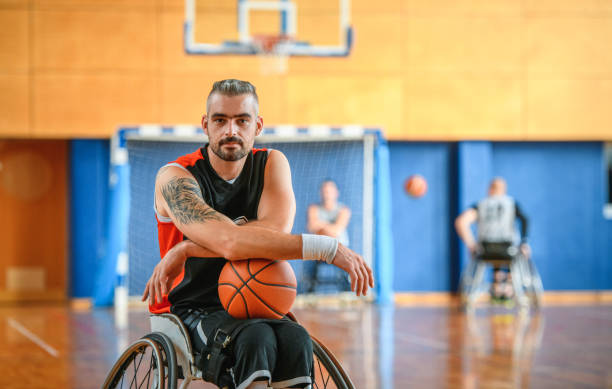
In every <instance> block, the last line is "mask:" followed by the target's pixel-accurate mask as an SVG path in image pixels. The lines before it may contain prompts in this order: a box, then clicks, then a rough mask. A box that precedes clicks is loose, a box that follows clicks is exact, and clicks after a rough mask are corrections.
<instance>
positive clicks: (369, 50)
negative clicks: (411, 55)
mask: <svg viewBox="0 0 612 389" xmlns="http://www.w3.org/2000/svg"><path fill="white" fill-rule="evenodd" d="M323 19H324V20H326V21H327V23H324V26H330V25H331V26H332V27H333V28H332V27H328V28H327V29H326V30H323V29H320V28H319V27H318V25H310V26H305V27H304V30H305V35H306V36H308V37H312V38H313V40H315V41H316V40H317V39H324V38H323V37H325V36H332V37H333V41H332V42H331V43H332V44H334V45H338V42H339V40H338V26H337V20H336V19H335V17H334V18H332V17H327V18H323ZM354 21H355V23H356V25H358V26H359V31H358V32H356V33H355V34H356V38H355V39H356V44H355V47H354V49H353V51H352V52H351V55H350V56H349V57H346V58H345V57H340V58H309V57H305V58H293V59H290V70H291V74H296V73H297V74H306V73H308V74H313V73H327V74H329V75H331V74H338V75H346V74H354V77H355V78H360V77H362V76H364V75H375V74H379V75H380V74H393V75H396V74H397V73H398V72H400V71H401V69H402V49H401V48H402V41H403V40H404V39H405V36H404V34H405V27H404V26H403V25H402V18H401V15H397V14H395V15H393V14H382V13H374V14H370V15H362V14H358V15H355V17H354ZM328 44H330V43H328Z"/></svg>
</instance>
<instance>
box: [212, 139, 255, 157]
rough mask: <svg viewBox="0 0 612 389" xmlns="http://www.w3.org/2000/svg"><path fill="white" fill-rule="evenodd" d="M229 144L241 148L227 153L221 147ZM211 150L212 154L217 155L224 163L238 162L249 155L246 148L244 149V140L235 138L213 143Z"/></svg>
mask: <svg viewBox="0 0 612 389" xmlns="http://www.w3.org/2000/svg"><path fill="white" fill-rule="evenodd" d="M227 143H235V144H237V145H239V146H240V148H238V149H235V150H229V151H225V150H223V149H222V148H221V146H223V145H224V144H227ZM210 148H211V150H212V152H213V153H215V154H216V155H217V157H219V158H221V159H222V160H224V161H238V160H240V159H242V158H244V157H245V156H246V155H247V154H248V153H249V151H248V150H247V149H246V147H244V142H242V139H240V138H237V137H234V136H230V137H227V138H223V139H221V140H220V141H219V142H218V143H216V144H213V143H211V144H210Z"/></svg>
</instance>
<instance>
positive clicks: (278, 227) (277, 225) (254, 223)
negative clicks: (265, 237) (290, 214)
mask: <svg viewBox="0 0 612 389" xmlns="http://www.w3.org/2000/svg"><path fill="white" fill-rule="evenodd" d="M243 226H249V227H260V228H266V229H269V230H274V231H281V232H286V233H290V232H291V227H292V226H291V225H289V223H283V222H280V221H276V220H266V219H263V220H250V221H249V222H247V223H246V224H243Z"/></svg>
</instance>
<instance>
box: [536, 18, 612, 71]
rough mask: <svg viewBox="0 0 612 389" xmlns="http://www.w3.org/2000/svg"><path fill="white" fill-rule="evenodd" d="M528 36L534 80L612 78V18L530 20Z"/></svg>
mask: <svg viewBox="0 0 612 389" xmlns="http://www.w3.org/2000/svg"><path fill="white" fill-rule="evenodd" d="M526 35H527V49H526V52H527V53H528V62H527V70H528V72H529V76H530V77H537V78H544V79H549V78H557V79H558V78H561V79H573V78H576V77H588V78H593V77H601V78H605V79H610V78H612V50H610V47H612V43H611V42H612V14H611V15H610V17H592V18H591V17H563V18H539V17H537V18H536V17H534V18H528V19H527V21H526Z"/></svg>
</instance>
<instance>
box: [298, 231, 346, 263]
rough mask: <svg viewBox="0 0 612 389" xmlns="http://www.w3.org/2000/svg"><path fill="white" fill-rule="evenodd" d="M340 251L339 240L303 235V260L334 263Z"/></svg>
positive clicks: (322, 236)
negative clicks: (337, 252)
mask: <svg viewBox="0 0 612 389" xmlns="http://www.w3.org/2000/svg"><path fill="white" fill-rule="evenodd" d="M336 251H338V239H336V238H332V237H329V236H324V235H314V234H302V259H315V260H318V261H325V262H326V263H332V262H333V261H334V258H335V257H336Z"/></svg>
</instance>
